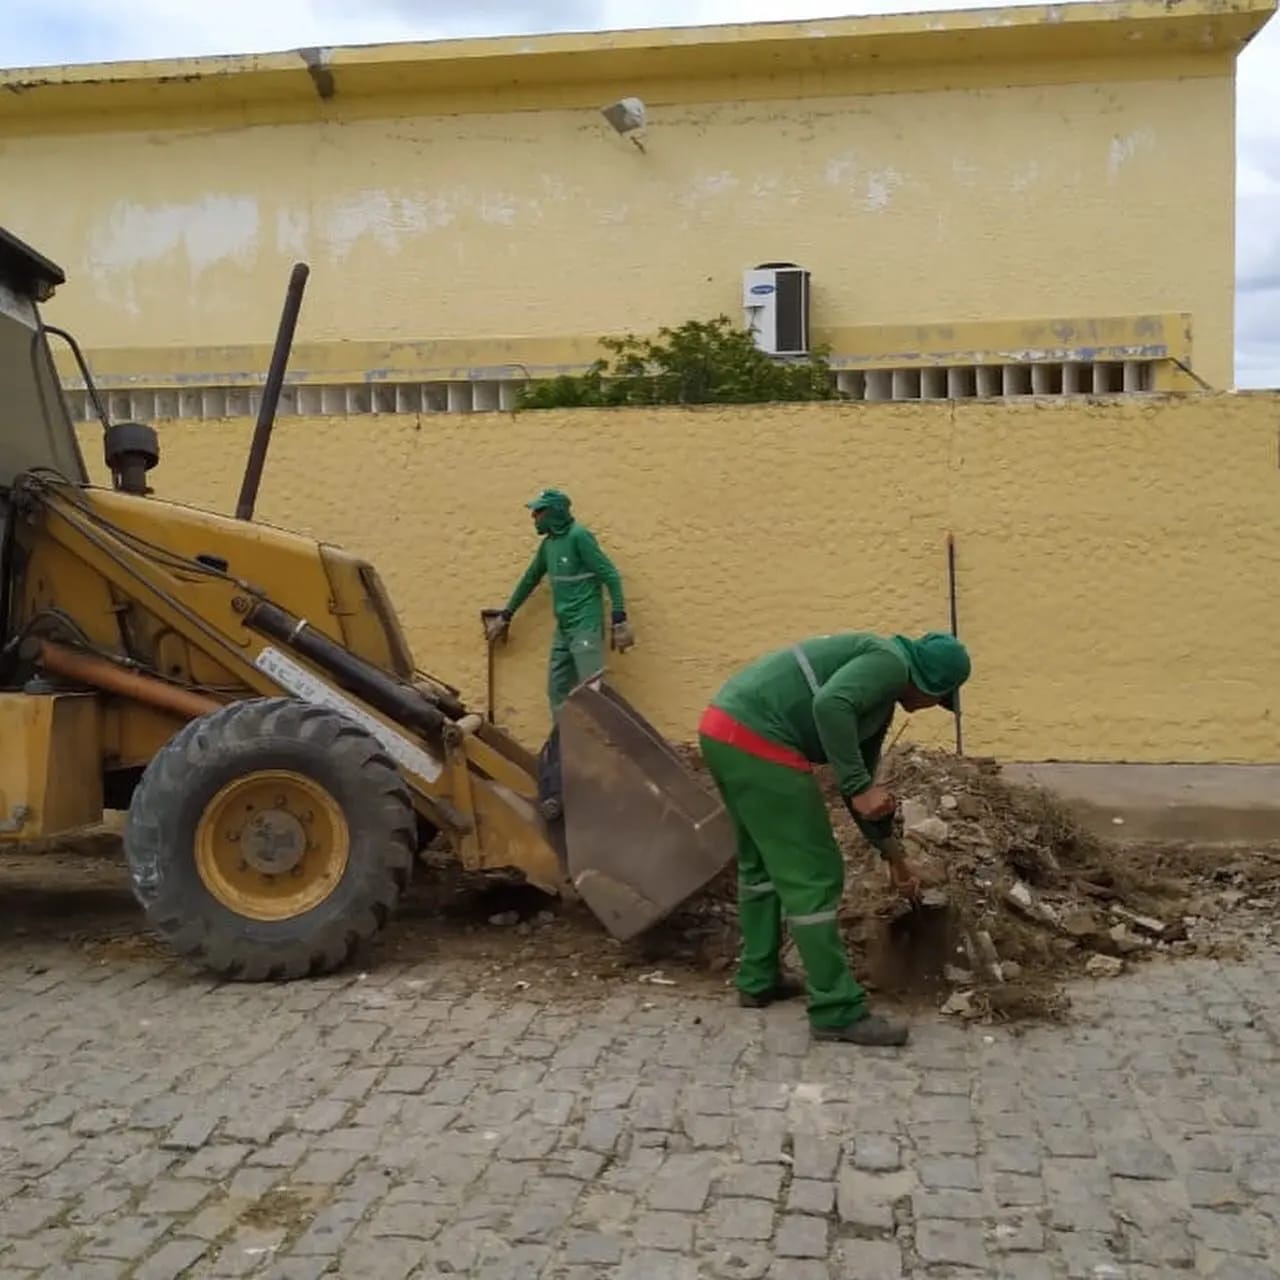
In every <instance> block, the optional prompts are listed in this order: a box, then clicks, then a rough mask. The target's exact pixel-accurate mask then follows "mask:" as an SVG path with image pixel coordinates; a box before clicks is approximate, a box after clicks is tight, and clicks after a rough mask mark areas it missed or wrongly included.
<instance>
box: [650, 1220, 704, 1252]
mask: <svg viewBox="0 0 1280 1280" xmlns="http://www.w3.org/2000/svg"><path fill="white" fill-rule="evenodd" d="M696 1221H697V1219H696V1218H695V1217H694V1216H693V1215H692V1214H688V1213H646V1214H642V1215H641V1216H640V1217H639V1218H638V1219H637V1220H636V1225H635V1239H636V1243H637V1244H640V1245H643V1246H644V1247H645V1248H646V1249H675V1250H683V1251H684V1252H686V1253H687V1252H689V1251H691V1250H692V1249H693V1229H694V1225H695V1223H696Z"/></svg>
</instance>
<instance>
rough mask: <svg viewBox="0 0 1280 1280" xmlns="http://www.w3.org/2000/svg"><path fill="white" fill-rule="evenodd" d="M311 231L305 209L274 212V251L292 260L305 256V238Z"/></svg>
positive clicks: (308, 216) (287, 209)
mask: <svg viewBox="0 0 1280 1280" xmlns="http://www.w3.org/2000/svg"><path fill="white" fill-rule="evenodd" d="M310 231H311V215H310V213H308V212H307V210H306V209H289V208H283V209H277V210H276V251H277V252H278V253H283V254H288V255H289V256H290V257H294V258H305V257H306V255H307V236H308V234H309V233H310Z"/></svg>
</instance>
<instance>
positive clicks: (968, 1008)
mask: <svg viewBox="0 0 1280 1280" xmlns="http://www.w3.org/2000/svg"><path fill="white" fill-rule="evenodd" d="M942 1012H943V1013H944V1014H946V1015H947V1016H948V1017H951V1018H976V1017H977V1016H978V1013H977V1010H976V1009H974V1007H973V992H972V991H953V992H952V993H951V994H950V995H949V996H948V997H947V999H946V1002H945V1003H944V1004H943V1006H942Z"/></svg>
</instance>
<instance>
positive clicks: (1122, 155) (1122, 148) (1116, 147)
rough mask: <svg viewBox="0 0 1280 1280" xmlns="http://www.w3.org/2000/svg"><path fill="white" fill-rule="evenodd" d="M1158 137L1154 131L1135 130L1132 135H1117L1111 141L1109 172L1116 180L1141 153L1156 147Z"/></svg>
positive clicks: (1108, 158)
mask: <svg viewBox="0 0 1280 1280" xmlns="http://www.w3.org/2000/svg"><path fill="white" fill-rule="evenodd" d="M1155 141H1156V135H1155V131H1154V130H1152V129H1146V128H1144V129H1135V130H1134V131H1133V132H1132V133H1123V134H1120V133H1118V134H1116V136H1115V137H1113V138H1112V139H1111V147H1110V150H1109V153H1108V155H1107V172H1108V173H1109V174H1110V175H1111V177H1113V178H1115V177H1117V176H1118V175H1119V173H1120V170H1121V169H1123V168H1124V167H1125V165H1127V164H1128V163H1129V161H1130V160H1132V159H1133V158H1134V156H1136V155H1137V154H1138V152H1140V151H1145V150H1147V149H1148V148H1150V147H1153V146H1155Z"/></svg>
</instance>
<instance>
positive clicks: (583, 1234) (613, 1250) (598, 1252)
mask: <svg viewBox="0 0 1280 1280" xmlns="http://www.w3.org/2000/svg"><path fill="white" fill-rule="evenodd" d="M564 1257H565V1261H566V1262H567V1263H569V1264H570V1265H573V1264H575V1263H592V1264H594V1265H596V1266H606V1267H608V1266H614V1265H615V1264H616V1263H618V1262H620V1261H621V1260H622V1244H621V1242H620V1241H619V1239H618V1237H617V1236H614V1235H605V1234H604V1233H603V1232H600V1231H580V1232H578V1233H577V1234H576V1235H573V1236H570V1237H569V1241H568V1243H567V1244H566V1246H565V1251H564Z"/></svg>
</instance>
